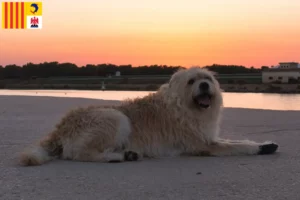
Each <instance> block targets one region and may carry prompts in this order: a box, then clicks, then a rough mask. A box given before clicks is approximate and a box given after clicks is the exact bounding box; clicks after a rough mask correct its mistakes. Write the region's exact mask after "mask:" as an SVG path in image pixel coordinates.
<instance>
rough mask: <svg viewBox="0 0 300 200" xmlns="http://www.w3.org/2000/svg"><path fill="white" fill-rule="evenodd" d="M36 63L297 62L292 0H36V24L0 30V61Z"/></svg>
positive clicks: (298, 22) (297, 6)
mask: <svg viewBox="0 0 300 200" xmlns="http://www.w3.org/2000/svg"><path fill="white" fill-rule="evenodd" d="M1 2H3V1H1ZM0 12H1V14H0V16H2V9H0ZM44 61H47V62H50V61H59V62H72V63H76V64H78V65H85V64H100V63H113V64H132V65H134V66H137V65H150V64H166V65H182V66H185V67H189V66H191V65H200V66H203V65H209V64H213V63H218V64H238V65H245V66H247V67H250V66H255V67H261V66H262V65H269V66H270V65H277V64H278V62H282V61H296V62H300V1H299V0H287V1H282V0H264V1H261V0H251V1H250V0H212V1H210V0H184V1H183V0H172V1H171V0H164V1H161V0H151V1H146V0H128V1H124V0H113V1H104V0H98V1H96V0H84V1H83V0H76V1H71V0H65V1H52V0H49V1H43V28H42V29H41V30H4V29H0V65H7V64H19V65H22V64H25V63H27V62H33V63H40V62H44Z"/></svg>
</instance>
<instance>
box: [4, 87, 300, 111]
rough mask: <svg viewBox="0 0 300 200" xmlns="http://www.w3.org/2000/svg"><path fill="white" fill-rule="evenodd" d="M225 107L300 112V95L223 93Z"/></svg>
mask: <svg viewBox="0 0 300 200" xmlns="http://www.w3.org/2000/svg"><path fill="white" fill-rule="evenodd" d="M149 93H150V92H148V91H147V92H146V91H88V90H0V95H21V96H51V97H79V98H91V99H104V100H123V99H127V98H136V97H143V96H145V95H147V94H149ZM223 96H224V106H225V107H234V108H256V109H271V110H300V94H263V93H223Z"/></svg>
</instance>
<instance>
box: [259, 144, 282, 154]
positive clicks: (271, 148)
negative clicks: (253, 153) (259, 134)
mask: <svg viewBox="0 0 300 200" xmlns="http://www.w3.org/2000/svg"><path fill="white" fill-rule="evenodd" d="M277 149H278V145H277V144H274V143H270V144H263V145H260V146H259V152H258V154H259V155H266V154H272V153H275V151H276V150H277Z"/></svg>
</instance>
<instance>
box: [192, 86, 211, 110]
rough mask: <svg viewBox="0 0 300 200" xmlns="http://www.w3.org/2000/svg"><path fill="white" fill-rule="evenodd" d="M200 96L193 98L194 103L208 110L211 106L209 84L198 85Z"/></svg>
mask: <svg viewBox="0 0 300 200" xmlns="http://www.w3.org/2000/svg"><path fill="white" fill-rule="evenodd" d="M199 90H200V94H198V95H197V96H194V97H193V100H194V102H195V103H196V104H197V105H198V106H200V107H201V108H208V107H210V105H211V100H212V97H213V96H212V94H211V93H210V91H209V84H208V83H206V82H202V83H200V84H199Z"/></svg>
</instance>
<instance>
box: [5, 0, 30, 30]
mask: <svg viewBox="0 0 300 200" xmlns="http://www.w3.org/2000/svg"><path fill="white" fill-rule="evenodd" d="M25 21H26V19H25V3H24V2H2V28H4V29H24V28H25V26H26V23H25Z"/></svg>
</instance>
